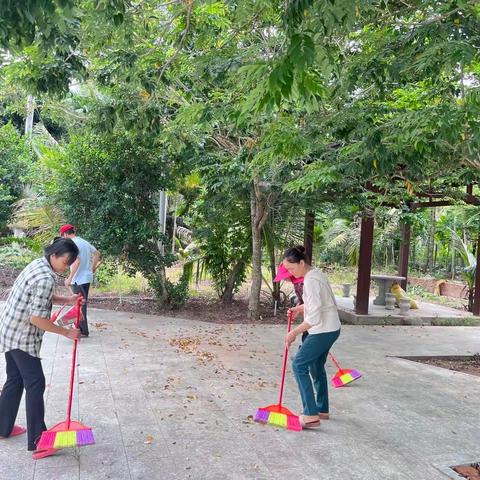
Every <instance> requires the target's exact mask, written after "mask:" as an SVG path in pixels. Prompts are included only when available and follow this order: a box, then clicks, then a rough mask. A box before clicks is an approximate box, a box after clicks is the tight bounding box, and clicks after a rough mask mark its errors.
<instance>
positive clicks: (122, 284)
mask: <svg viewBox="0 0 480 480" xmlns="http://www.w3.org/2000/svg"><path fill="white" fill-rule="evenodd" d="M96 290H97V291H98V292H102V293H107V292H108V293H112V292H113V293H118V294H121V295H138V294H145V293H147V292H148V282H147V280H146V279H145V278H144V277H143V276H142V274H141V273H139V272H137V273H136V274H135V276H129V275H127V274H125V273H123V272H118V273H116V274H114V275H112V276H111V277H109V278H108V280H107V281H106V283H105V284H104V285H102V286H100V287H97V288H96Z"/></svg>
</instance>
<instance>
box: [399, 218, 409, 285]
mask: <svg viewBox="0 0 480 480" xmlns="http://www.w3.org/2000/svg"><path fill="white" fill-rule="evenodd" d="M400 233H401V236H402V239H401V244H400V255H399V259H398V275H399V276H400V277H405V280H402V282H401V285H402V288H403V289H404V290H407V281H408V256H409V253H410V225H409V224H408V223H402V224H401V225H400Z"/></svg>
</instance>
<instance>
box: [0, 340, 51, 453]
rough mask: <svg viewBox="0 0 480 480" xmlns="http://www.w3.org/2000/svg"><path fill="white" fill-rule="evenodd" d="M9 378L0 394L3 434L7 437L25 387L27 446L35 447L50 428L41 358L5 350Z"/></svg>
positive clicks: (0, 419)
mask: <svg viewBox="0 0 480 480" xmlns="http://www.w3.org/2000/svg"><path fill="white" fill-rule="evenodd" d="M5 360H6V363H7V381H6V382H5V385H4V386H3V390H2V394H1V395H0V436H2V437H8V436H9V435H10V433H12V429H13V425H14V424H15V419H16V418H17V414H18V407H19V406H20V401H21V399H22V395H23V389H25V392H26V396H25V402H26V410H27V436H28V449H29V450H35V448H36V446H35V443H36V442H37V441H38V439H39V438H40V435H41V434H42V432H43V431H44V430H46V429H47V427H46V426H45V420H44V417H45V405H44V403H43V393H44V392H45V376H44V375H43V369H42V363H41V361H40V359H39V358H37V357H33V356H32V355H29V354H28V353H26V352H24V351H22V350H18V349H16V350H10V351H9V352H7V353H5Z"/></svg>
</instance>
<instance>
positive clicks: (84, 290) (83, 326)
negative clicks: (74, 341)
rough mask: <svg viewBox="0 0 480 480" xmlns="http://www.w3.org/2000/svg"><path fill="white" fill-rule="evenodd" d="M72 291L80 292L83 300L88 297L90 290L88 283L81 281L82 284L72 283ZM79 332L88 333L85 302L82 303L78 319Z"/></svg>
mask: <svg viewBox="0 0 480 480" xmlns="http://www.w3.org/2000/svg"><path fill="white" fill-rule="evenodd" d="M72 290H73V293H81V294H82V295H83V298H84V299H85V300H87V299H88V291H89V290H90V284H89V283H83V284H82V285H77V284H76V283H74V284H72ZM80 333H82V334H83V335H88V333H89V332H88V322H87V304H86V303H85V304H84V305H82V318H81V319H80Z"/></svg>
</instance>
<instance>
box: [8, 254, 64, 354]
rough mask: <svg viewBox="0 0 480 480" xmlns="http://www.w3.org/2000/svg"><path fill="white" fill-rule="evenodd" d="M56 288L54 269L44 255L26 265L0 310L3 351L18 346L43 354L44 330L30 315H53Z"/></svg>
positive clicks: (43, 316)
mask: <svg viewBox="0 0 480 480" xmlns="http://www.w3.org/2000/svg"><path fill="white" fill-rule="evenodd" d="M54 289H55V273H54V272H53V269H52V267H51V266H50V264H49V263H48V260H47V259H46V258H45V257H42V258H38V259H37V260H34V261H33V262H32V263H30V264H29V265H27V266H26V267H25V268H24V269H23V271H22V272H21V273H20V275H19V276H18V277H17V279H16V280H15V283H14V284H13V287H12V290H11V292H10V295H9V296H8V298H7V301H6V302H5V304H4V305H3V309H2V310H1V312H0V352H9V351H10V350H15V349H19V350H23V351H24V352H26V353H29V354H30V355H32V356H34V357H39V356H40V348H41V346H42V338H43V333H44V331H43V330H40V329H39V328H37V327H36V326H35V325H33V324H32V323H31V322H30V318H31V317H32V316H35V317H42V318H48V319H49V318H50V315H51V311H52V298H53V292H54Z"/></svg>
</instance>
